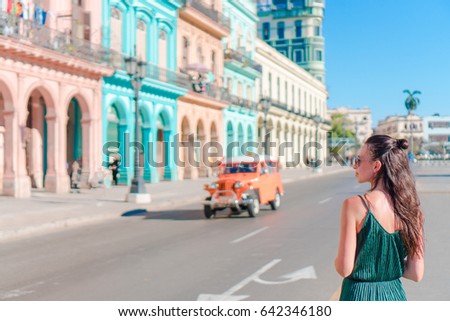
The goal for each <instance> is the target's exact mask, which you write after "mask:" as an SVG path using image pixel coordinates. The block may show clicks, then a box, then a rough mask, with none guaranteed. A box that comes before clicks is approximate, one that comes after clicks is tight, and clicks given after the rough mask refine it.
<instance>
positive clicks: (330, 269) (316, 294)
mask: <svg viewBox="0 0 450 321" xmlns="http://www.w3.org/2000/svg"><path fill="white" fill-rule="evenodd" d="M445 171H449V172H450V170H449V169H448V168H445V169H440V170H436V169H434V171H429V170H428V169H427V168H425V169H424V168H420V169H419V170H418V171H417V173H418V178H417V179H418V183H419V185H420V188H421V193H420V195H421V200H422V203H423V207H424V209H425V213H426V231H425V232H426V238H427V244H426V251H427V252H426V276H425V278H424V280H423V281H422V282H421V283H413V282H410V281H407V280H405V281H404V285H405V290H406V292H407V295H408V298H409V299H410V300H450V287H449V286H448V284H449V282H448V281H449V274H450V273H449V272H450V271H449V258H448V254H447V253H448V251H449V249H450V240H449V237H448V231H449V230H450V229H449V228H450V221H449V219H448V218H447V212H448V210H446V209H448V208H449V206H450V197H449V196H450V193H449V192H447V191H446V190H445V188H443V187H445V186H447V185H449V186H450V175H444V174H443V173H444V172H445ZM430 173H431V174H430ZM367 188H368V185H358V184H357V183H356V182H355V179H354V177H353V175H352V173H351V172H346V173H340V174H334V175H330V176H323V177H318V178H314V179H309V180H304V181H298V182H294V183H290V184H286V185H285V191H286V194H285V196H284V197H283V198H282V206H281V208H280V209H279V210H278V211H276V212H275V211H271V210H270V209H269V207H267V208H263V209H264V210H262V211H261V213H260V214H259V216H258V217H256V218H249V217H248V215H247V214H246V213H243V214H242V215H240V216H235V217H228V215H227V214H228V213H229V212H228V210H227V211H226V212H225V211H224V212H222V214H219V215H218V217H217V218H215V219H212V220H207V219H205V218H204V216H203V211H202V208H201V206H200V205H196V204H194V205H190V206H186V207H183V208H177V209H173V210H170V211H164V212H148V213H141V214H138V215H134V216H125V217H122V218H120V219H119V220H115V221H107V222H104V223H102V224H95V225H90V226H83V227H81V228H74V229H68V230H65V231H63V232H58V233H52V234H48V235H45V236H38V237H33V238H29V239H24V240H20V241H15V242H10V243H5V244H0V257H1V260H0V261H1V264H0V275H1V276H2V278H1V279H0V300H172V301H175V300H197V299H202V300H207V299H222V300H233V299H241V300H269V301H270V300H274V301H277V300H329V299H332V298H333V296H335V293H336V291H337V290H338V288H339V286H340V283H341V278H340V276H339V275H338V274H337V273H336V272H335V271H334V264H333V262H334V258H335V255H336V249H337V242H338V233H339V211H340V205H341V203H342V201H343V200H344V199H345V198H346V197H348V196H350V195H354V194H358V193H363V192H364V191H365V190H366V189H367ZM449 190H450V188H449ZM199 193H203V191H199Z"/></svg>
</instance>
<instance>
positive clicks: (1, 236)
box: [0, 168, 350, 243]
mask: <svg viewBox="0 0 450 321" xmlns="http://www.w3.org/2000/svg"><path fill="white" fill-rule="evenodd" d="M349 169H350V168H339V169H336V170H332V171H327V172H321V173H318V174H317V175H316V174H315V175H305V176H300V177H294V178H287V179H282V180H283V184H291V183H294V182H296V181H301V180H306V179H311V178H317V177H322V176H328V175H333V174H337V173H342V172H345V171H347V170H349ZM205 196H206V194H205V195H200V196H195V197H185V198H182V199H180V200H178V201H175V202H174V201H170V200H167V201H161V202H160V203H159V204H153V205H152V203H149V204H141V207H143V208H145V210H146V212H154V211H161V210H166V209H170V208H177V207H180V206H183V205H190V204H194V203H200V202H201V201H202V200H203V198H204V197H205ZM136 206H139V204H136ZM121 214H123V213H121ZM121 214H119V213H117V212H116V211H111V212H110V213H102V214H97V215H85V216H80V217H70V218H65V219H61V220H55V221H51V222H46V223H43V224H38V225H31V226H26V227H23V228H17V229H13V230H5V231H0V243H6V242H8V241H15V240H19V239H23V238H26V237H32V236H39V235H44V234H46V233H54V232H59V231H62V230H64V229H66V228H75V227H81V226H83V225H88V224H97V223H101V222H104V221H107V220H114V219H117V220H119V219H121V218H123V216H122V215H121Z"/></svg>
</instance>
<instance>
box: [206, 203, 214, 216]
mask: <svg viewBox="0 0 450 321" xmlns="http://www.w3.org/2000/svg"><path fill="white" fill-rule="evenodd" d="M204 212H205V217H206V218H212V217H214V216H215V215H216V211H215V210H213V209H212V208H211V206H209V205H205V208H204Z"/></svg>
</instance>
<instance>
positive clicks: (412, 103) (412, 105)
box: [403, 89, 422, 155]
mask: <svg viewBox="0 0 450 321" xmlns="http://www.w3.org/2000/svg"><path fill="white" fill-rule="evenodd" d="M403 93H405V94H408V97H406V99H405V107H406V110H407V111H408V115H411V114H412V112H413V111H414V110H416V109H417V105H419V104H420V100H419V98H417V97H414V95H421V94H422V93H421V92H420V91H419V90H414V91H413V92H412V93H411V91H409V90H407V89H405V90H403ZM409 127H410V131H411V138H410V143H411V153H412V154H413V155H414V137H413V126H412V125H411V124H410V125H409Z"/></svg>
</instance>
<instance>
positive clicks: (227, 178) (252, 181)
mask: <svg viewBox="0 0 450 321" xmlns="http://www.w3.org/2000/svg"><path fill="white" fill-rule="evenodd" d="M218 178H219V179H218V180H217V181H215V182H213V183H211V184H207V185H205V186H204V189H205V190H206V191H208V192H209V194H210V195H209V197H207V198H206V199H205V201H204V202H203V205H204V211H205V216H206V218H211V217H214V216H215V214H216V212H217V211H219V210H223V209H226V208H230V209H231V212H232V214H241V213H242V211H243V210H246V211H247V212H248V214H249V216H250V217H254V216H256V215H257V214H258V213H259V211H260V205H262V204H269V205H270V207H271V208H272V210H277V209H278V208H279V207H280V205H281V196H282V195H283V193H284V189H283V184H282V182H281V176H280V173H279V164H278V161H277V160H276V159H275V158H273V157H269V156H258V155H254V156H240V157H233V158H228V159H225V160H224V161H222V163H221V165H220V171H219V177H218Z"/></svg>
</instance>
